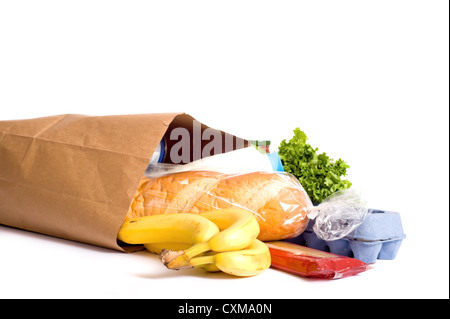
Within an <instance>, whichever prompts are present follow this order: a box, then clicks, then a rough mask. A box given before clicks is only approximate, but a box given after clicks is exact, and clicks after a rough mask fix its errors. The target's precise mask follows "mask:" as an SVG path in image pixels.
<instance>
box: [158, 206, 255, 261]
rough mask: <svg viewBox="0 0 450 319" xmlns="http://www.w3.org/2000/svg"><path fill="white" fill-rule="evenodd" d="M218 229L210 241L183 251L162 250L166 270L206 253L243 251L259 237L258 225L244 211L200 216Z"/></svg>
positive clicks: (216, 212) (221, 211) (209, 213)
mask: <svg viewBox="0 0 450 319" xmlns="http://www.w3.org/2000/svg"><path fill="white" fill-rule="evenodd" d="M200 216H201V217H204V218H207V219H209V220H210V221H212V222H213V223H214V224H216V225H217V226H218V227H219V230H220V232H219V233H217V234H215V235H214V236H212V237H211V239H210V240H208V241H205V242H200V243H198V244H195V245H193V246H192V247H190V248H188V249H186V250H184V251H171V250H164V251H162V252H161V261H162V262H163V263H164V264H165V265H166V266H167V267H168V268H171V269H173V268H179V267H183V266H186V265H188V264H189V260H190V259H191V258H193V257H194V256H197V255H199V254H201V253H204V252H206V251H210V250H212V251H215V252H224V251H230V250H239V249H244V248H245V247H247V246H249V245H250V244H251V243H252V242H253V240H254V239H256V237H258V235H259V231H260V228H259V224H258V221H257V220H256V218H255V216H254V215H253V213H251V212H249V211H247V210H244V209H235V208H229V209H215V210H211V211H208V212H204V213H201V214H200Z"/></svg>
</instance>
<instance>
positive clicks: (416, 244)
mask: <svg viewBox="0 0 450 319" xmlns="http://www.w3.org/2000/svg"><path fill="white" fill-rule="evenodd" d="M448 6H449V4H448V1H444V0H433V1H414V0H408V1H397V0H389V1H383V0H379V1H360V0H358V1H261V0H259V1H246V0H240V1H93V0H89V1H20V0H17V1H0V120H9V119H22V118H33V117H39V116H46V115H55V114H64V113H82V114H91V115H102V114H128V113H154V112H172V111H173V112H177V111H183V112H186V113H189V114H191V115H193V116H194V117H195V118H197V119H198V120H199V121H201V122H203V123H205V124H207V125H209V126H211V127H214V128H217V129H222V130H225V131H227V132H229V133H233V134H235V135H238V136H241V137H244V138H248V139H270V140H272V143H273V144H272V146H271V150H272V151H275V150H276V149H277V145H278V144H279V142H280V141H281V140H282V139H284V138H286V139H289V138H290V137H291V136H292V130H293V129H294V128H295V127H300V128H301V129H302V130H304V131H305V132H306V133H307V135H308V136H309V138H310V140H309V141H310V143H311V144H312V145H313V146H316V147H319V150H320V151H324V152H326V153H327V154H328V155H330V156H331V157H333V158H335V159H337V158H342V159H344V160H346V161H347V162H348V164H349V165H350V167H351V168H350V171H349V176H348V178H349V179H350V180H351V181H352V182H353V184H354V187H357V188H360V189H362V190H364V191H365V194H366V199H367V200H368V202H369V204H370V206H372V207H373V208H379V209H387V210H394V211H398V212H400V213H401V217H402V220H403V227H404V230H405V233H406V235H407V238H406V239H405V240H404V241H403V244H402V246H401V247H400V250H399V253H398V255H397V258H396V259H395V260H392V261H383V260H380V261H377V262H376V263H375V265H374V266H373V269H371V270H370V271H367V272H364V273H362V274H360V275H358V276H355V277H350V278H345V279H341V280H334V281H318V280H308V279H305V278H301V277H297V276H294V275H290V274H287V273H284V272H281V271H278V270H274V269H268V270H267V271H266V272H264V273H263V274H261V275H259V276H256V277H251V278H234V277H233V278H231V277H229V276H227V275H224V274H207V273H204V272H202V271H201V270H192V271H178V272H176V271H170V270H167V269H165V267H164V266H163V265H162V264H160V263H159V261H158V259H157V257H156V256H151V255H149V254H146V253H144V252H142V253H137V254H124V253H120V252H116V251H111V250H108V249H103V248H98V247H94V246H90V245H85V244H80V243H75V242H70V241H66V240H62V239H57V238H52V237H48V236H45V235H40V234H35V233H31V232H26V231H22V230H18V229H13V228H9V227H5V226H0V246H1V249H0V297H1V298H232V297H233V298H448V297H449V277H448V274H449V245H448V244H449V228H448V226H449V219H448V214H449V195H448V191H449V180H448V177H449V156H448V155H449V103H448V102H449V99H448V93H449V92H448V85H449V83H448V82H449V78H448V70H449V64H448V61H449V60H448V58H449V51H448V48H449V46H448V44H449V43H448V36H449V35H448V30H449V24H448V22H449V16H448V9H449V8H448ZM175 287H176V288H175Z"/></svg>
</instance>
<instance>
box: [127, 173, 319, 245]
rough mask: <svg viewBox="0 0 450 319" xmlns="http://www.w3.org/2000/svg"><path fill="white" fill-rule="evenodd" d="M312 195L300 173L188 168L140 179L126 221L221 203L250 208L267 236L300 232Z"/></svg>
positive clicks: (196, 210) (195, 210) (277, 237)
mask: <svg viewBox="0 0 450 319" xmlns="http://www.w3.org/2000/svg"><path fill="white" fill-rule="evenodd" d="M311 205H312V203H311V200H310V199H309V197H308V195H307V194H306V192H305V191H304V190H303V188H302V186H301V185H300V183H299V182H298V181H297V180H296V178H295V177H293V176H291V175H288V174H284V173H277V172H253V173H247V174H239V175H227V174H222V173H218V172H212V171H189V172H181V173H175V174H171V175H165V176H161V177H156V178H151V179H149V178H146V177H143V178H142V179H141V182H140V185H139V188H138V190H137V192H136V194H135V196H134V198H133V201H132V203H131V205H130V209H129V211H128V213H127V216H126V220H129V219H132V218H136V217H141V216H148V215H157V214H171V213H193V214H198V213H200V212H203V211H208V210H211V209H216V208H231V207H239V208H244V209H248V210H250V211H251V212H252V213H253V214H254V215H255V217H256V219H257V220H258V222H259V225H260V229H261V231H260V234H259V236H258V239H260V240H262V241H272V240H280V239H286V238H292V237H295V236H297V235H299V234H301V233H302V232H303V230H304V229H305V228H306V226H307V223H308V218H307V207H309V206H311Z"/></svg>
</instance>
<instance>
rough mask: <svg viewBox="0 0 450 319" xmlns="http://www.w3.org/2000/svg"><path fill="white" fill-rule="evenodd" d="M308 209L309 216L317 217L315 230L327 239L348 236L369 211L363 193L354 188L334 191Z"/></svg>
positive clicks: (311, 217) (321, 237) (319, 235)
mask: <svg viewBox="0 0 450 319" xmlns="http://www.w3.org/2000/svg"><path fill="white" fill-rule="evenodd" d="M308 211H309V213H308V218H310V219H315V224H314V226H313V230H314V232H315V233H316V235H317V237H319V238H320V239H323V240H326V241H333V240H338V239H341V238H343V237H345V236H347V235H348V234H350V233H351V232H352V231H353V230H355V229H356V228H357V227H358V226H360V225H361V224H362V223H363V222H364V219H365V218H366V216H367V214H368V213H369V209H368V208H367V205H366V203H365V202H364V200H363V199H362V195H361V193H360V192H358V191H356V190H355V189H353V188H349V189H345V190H341V191H338V192H336V193H334V194H333V195H331V196H329V197H327V198H326V199H325V200H324V201H323V202H322V203H320V204H319V205H317V206H314V207H310V208H309V209H308Z"/></svg>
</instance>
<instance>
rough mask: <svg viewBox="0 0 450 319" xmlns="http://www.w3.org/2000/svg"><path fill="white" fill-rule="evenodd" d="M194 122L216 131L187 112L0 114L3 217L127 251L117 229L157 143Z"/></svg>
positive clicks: (14, 223)
mask: <svg viewBox="0 0 450 319" xmlns="http://www.w3.org/2000/svg"><path fill="white" fill-rule="evenodd" d="M196 125H197V126H199V127H200V128H201V130H202V132H203V131H204V130H205V129H209V130H211V129H210V128H208V127H207V126H206V125H204V124H198V122H196V121H195V120H194V118H192V117H191V116H189V115H187V114H184V113H161V114H139V115H113V116H87V115H76V114H66V115H58V116H51V117H43V118H37V119H28V120H14V121H0V224H3V225H7V226H12V227H16V228H21V229H24V230H29V231H34V232H38V233H42V234H46V235H51V236H55V237H60V238H65V239H69V240H74V241H79V242H83V243H88V244H93V245H97V246H102V247H107V248H111V249H116V250H121V251H123V247H121V246H120V245H119V244H118V243H117V239H116V237H117V233H118V230H119V228H120V226H121V224H122V221H123V220H124V218H125V215H126V214H127V211H128V208H129V205H130V203H131V200H132V198H133V195H134V194H135V192H136V190H137V187H138V184H139V181H140V179H141V178H142V176H143V174H144V172H145V170H146V168H147V166H148V163H149V161H150V158H151V156H152V154H153V152H154V150H155V149H156V148H157V146H158V145H159V143H160V141H161V139H162V138H163V137H164V136H165V135H166V136H167V133H168V132H170V131H171V130H173V129H175V128H179V127H182V128H185V130H187V131H189V132H191V133H192V132H193V130H194V131H195V128H196ZM213 132H218V133H219V134H220V135H221V136H222V138H223V139H224V141H225V140H230V138H231V139H232V140H233V139H234V147H232V148H231V149H236V148H240V147H243V146H242V145H243V144H242V143H241V142H242V141H244V140H242V139H239V138H237V137H234V136H233V135H230V134H228V133H225V132H222V131H217V130H213ZM237 141H239V143H238V142H237ZM206 142H207V141H203V142H202V143H203V144H202V146H204V145H205V143H206ZM173 143H175V141H172V144H173ZM168 144H170V143H168ZM223 145H224V146H223V148H222V149H221V151H222V152H225V151H228V150H231V149H230V148H229V147H228V149H227V147H226V146H225V145H226V143H223ZM228 145H229V144H228ZM245 145H246V146H247V142H246V141H245ZM191 149H192V152H191V156H190V160H193V159H195V154H193V153H194V151H195V147H193V145H192V141H191ZM215 152H216V153H217V150H215ZM211 155H213V154H211ZM166 162H170V159H169V158H168V159H167V160H166Z"/></svg>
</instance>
